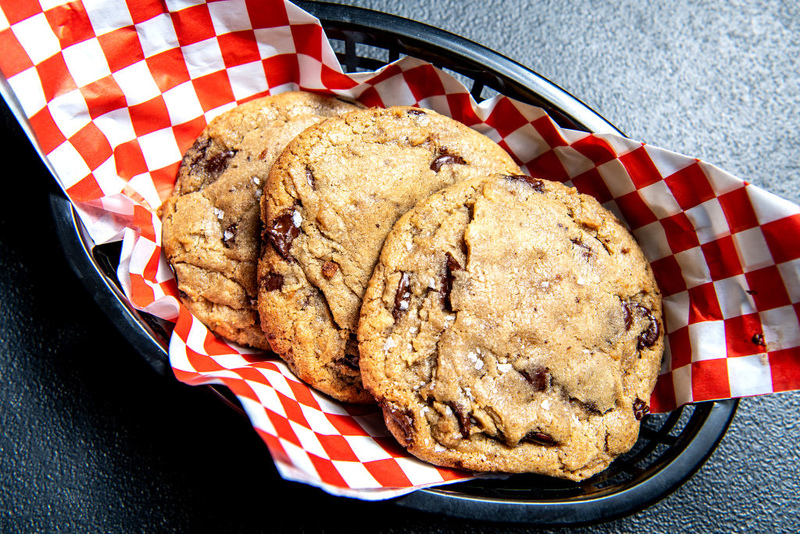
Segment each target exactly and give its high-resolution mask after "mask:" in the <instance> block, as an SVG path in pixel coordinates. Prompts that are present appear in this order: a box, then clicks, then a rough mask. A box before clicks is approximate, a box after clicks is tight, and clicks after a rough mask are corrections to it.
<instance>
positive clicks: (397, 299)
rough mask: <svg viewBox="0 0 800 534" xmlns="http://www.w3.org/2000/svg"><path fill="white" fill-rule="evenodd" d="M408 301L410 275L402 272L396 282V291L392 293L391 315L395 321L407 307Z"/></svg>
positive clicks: (409, 300)
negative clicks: (392, 306)
mask: <svg viewBox="0 0 800 534" xmlns="http://www.w3.org/2000/svg"><path fill="white" fill-rule="evenodd" d="M409 302H411V275H410V274H409V273H403V275H402V276H401V277H400V282H398V284H397V291H396V292H395V294H394V309H393V310H392V317H394V320H395V321H396V320H398V319H399V318H400V317H401V316H402V315H403V313H404V312H405V311H406V310H407V309H408V304H409Z"/></svg>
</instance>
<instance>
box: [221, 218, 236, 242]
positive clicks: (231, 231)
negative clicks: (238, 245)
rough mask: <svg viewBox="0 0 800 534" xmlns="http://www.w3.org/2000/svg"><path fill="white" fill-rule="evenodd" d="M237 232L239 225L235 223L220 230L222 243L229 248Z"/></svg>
mask: <svg viewBox="0 0 800 534" xmlns="http://www.w3.org/2000/svg"><path fill="white" fill-rule="evenodd" d="M238 232H239V226H238V225H237V224H236V223H233V224H232V225H230V226H228V227H227V228H226V229H225V231H224V232H222V244H223V245H225V247H227V248H230V247H231V246H233V244H234V243H235V242H236V234H237V233H238Z"/></svg>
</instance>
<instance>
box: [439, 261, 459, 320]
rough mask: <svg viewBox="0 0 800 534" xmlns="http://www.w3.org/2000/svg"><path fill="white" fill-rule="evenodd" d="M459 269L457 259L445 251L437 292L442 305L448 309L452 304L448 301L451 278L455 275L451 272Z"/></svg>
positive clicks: (451, 285) (450, 308)
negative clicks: (439, 288)
mask: <svg viewBox="0 0 800 534" xmlns="http://www.w3.org/2000/svg"><path fill="white" fill-rule="evenodd" d="M461 269H462V267H461V264H460V263H458V260H457V259H455V257H453V255H452V254H450V253H449V252H447V253H446V260H445V268H444V276H443V277H442V288H441V290H439V293H440V294H441V295H442V305H443V306H444V308H445V309H447V310H448V311H453V304H452V302H451V301H450V290H451V289H453V280H454V279H455V275H454V274H453V273H454V272H455V271H460V270H461Z"/></svg>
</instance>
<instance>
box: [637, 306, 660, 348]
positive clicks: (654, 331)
mask: <svg viewBox="0 0 800 534" xmlns="http://www.w3.org/2000/svg"><path fill="white" fill-rule="evenodd" d="M647 318H648V319H650V324H649V325H648V326H647V328H646V329H645V331H644V332H642V333H641V334H639V342H638V343H637V347H638V348H639V350H641V349H644V348H648V347H652V346H653V345H655V344H656V341H658V335H659V333H660V332H661V329H660V327H659V326H658V321H656V318H655V317H653V314H652V313H650V310H647Z"/></svg>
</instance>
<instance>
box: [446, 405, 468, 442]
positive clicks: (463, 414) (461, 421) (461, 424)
mask: <svg viewBox="0 0 800 534" xmlns="http://www.w3.org/2000/svg"><path fill="white" fill-rule="evenodd" d="M447 405H448V406H449V407H450V409H451V410H453V413H454V414H456V419H457V420H458V429H459V431H461V436H462V437H464V438H468V437H469V431H470V430H471V429H472V418H471V414H470V412H469V411H468V410H467V409H466V408H464V407H463V406H462V405H460V404H458V403H457V402H448V403H447Z"/></svg>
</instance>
